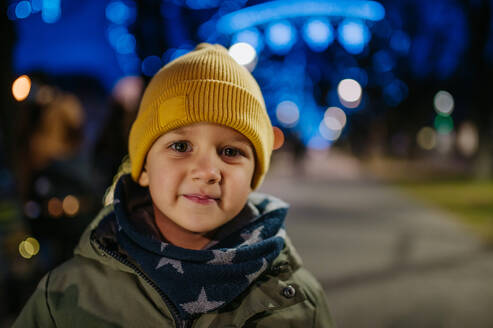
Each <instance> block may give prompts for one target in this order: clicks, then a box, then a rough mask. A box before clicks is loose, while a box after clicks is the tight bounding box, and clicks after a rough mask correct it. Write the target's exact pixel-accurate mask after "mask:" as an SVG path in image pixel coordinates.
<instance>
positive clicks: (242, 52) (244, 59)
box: [229, 42, 257, 66]
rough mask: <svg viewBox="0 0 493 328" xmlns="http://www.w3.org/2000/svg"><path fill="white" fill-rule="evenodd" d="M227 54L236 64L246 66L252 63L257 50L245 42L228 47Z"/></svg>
mask: <svg viewBox="0 0 493 328" xmlns="http://www.w3.org/2000/svg"><path fill="white" fill-rule="evenodd" d="M229 54H230V56H231V57H233V59H234V60H235V61H236V62H237V63H238V64H240V65H242V66H247V65H249V64H251V63H253V61H254V60H255V59H256V57H257V52H256V51H255V49H254V48H253V47H252V46H251V45H250V44H248V43H246V42H239V43H235V44H233V45H232V46H231V47H230V48H229Z"/></svg>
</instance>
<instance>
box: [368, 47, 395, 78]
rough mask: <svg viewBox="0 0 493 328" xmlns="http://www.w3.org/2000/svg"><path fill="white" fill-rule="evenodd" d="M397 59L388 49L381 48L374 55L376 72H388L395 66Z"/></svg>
mask: <svg viewBox="0 0 493 328" xmlns="http://www.w3.org/2000/svg"><path fill="white" fill-rule="evenodd" d="M394 65H395V61H394V58H393V57H392V55H391V54H390V53H389V52H388V51H386V50H380V51H378V52H376V53H375V54H374V55H373V67H374V69H375V71H376V72H380V73H382V72H388V71H391V70H392V69H393V68H394Z"/></svg>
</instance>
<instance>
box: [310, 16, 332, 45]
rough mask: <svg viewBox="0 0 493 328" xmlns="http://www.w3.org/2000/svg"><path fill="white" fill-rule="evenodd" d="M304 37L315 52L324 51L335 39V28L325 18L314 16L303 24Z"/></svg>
mask: <svg viewBox="0 0 493 328" xmlns="http://www.w3.org/2000/svg"><path fill="white" fill-rule="evenodd" d="M303 39H304V40H305V42H306V44H307V45H308V46H309V47H310V49H312V50H313V51H315V52H322V51H324V50H326V49H327V47H328V46H329V44H331V43H332V41H334V30H333V28H332V25H330V22H329V21H328V20H327V19H325V18H312V19H310V20H308V21H307V22H306V23H305V25H304V26H303Z"/></svg>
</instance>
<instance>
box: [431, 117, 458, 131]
mask: <svg viewBox="0 0 493 328" xmlns="http://www.w3.org/2000/svg"><path fill="white" fill-rule="evenodd" d="M434 126H435V129H436V131H437V132H438V133H439V134H449V133H451V132H452V131H453V130H454V120H453V119H452V117H450V116H443V115H437V116H436V117H435V121H434Z"/></svg>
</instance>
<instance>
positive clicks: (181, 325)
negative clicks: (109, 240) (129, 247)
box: [95, 240, 193, 328]
mask: <svg viewBox="0 0 493 328" xmlns="http://www.w3.org/2000/svg"><path fill="white" fill-rule="evenodd" d="M95 241H96V244H97V245H98V247H99V249H100V250H102V251H103V252H104V253H106V254H108V255H109V256H111V257H112V258H114V259H115V260H117V261H119V262H120V263H122V264H124V265H126V266H128V267H129V268H131V269H132V270H134V271H135V273H137V274H138V275H139V277H141V278H142V279H144V281H146V282H147V283H148V284H149V285H151V287H152V288H154V290H156V291H157V293H158V294H159V296H161V298H162V299H163V301H164V303H165V304H166V306H167V307H168V309H169V310H170V312H171V316H172V317H173V320H174V321H175V324H176V328H189V327H191V326H192V322H193V320H182V319H180V317H179V314H178V310H177V309H176V307H175V305H174V304H173V303H171V301H170V300H169V298H168V296H166V294H164V293H163V291H162V290H161V289H160V288H159V287H158V286H157V285H156V284H155V283H154V281H152V280H151V279H149V278H148V277H147V276H146V275H145V274H144V273H143V272H142V271H140V269H139V268H137V267H136V266H135V265H134V264H133V263H132V262H130V261H128V260H127V259H126V258H124V257H123V256H121V255H120V254H118V253H117V252H114V251H112V250H109V249H107V248H106V247H104V246H103V245H101V244H100V243H99V242H98V241H97V240H95Z"/></svg>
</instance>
